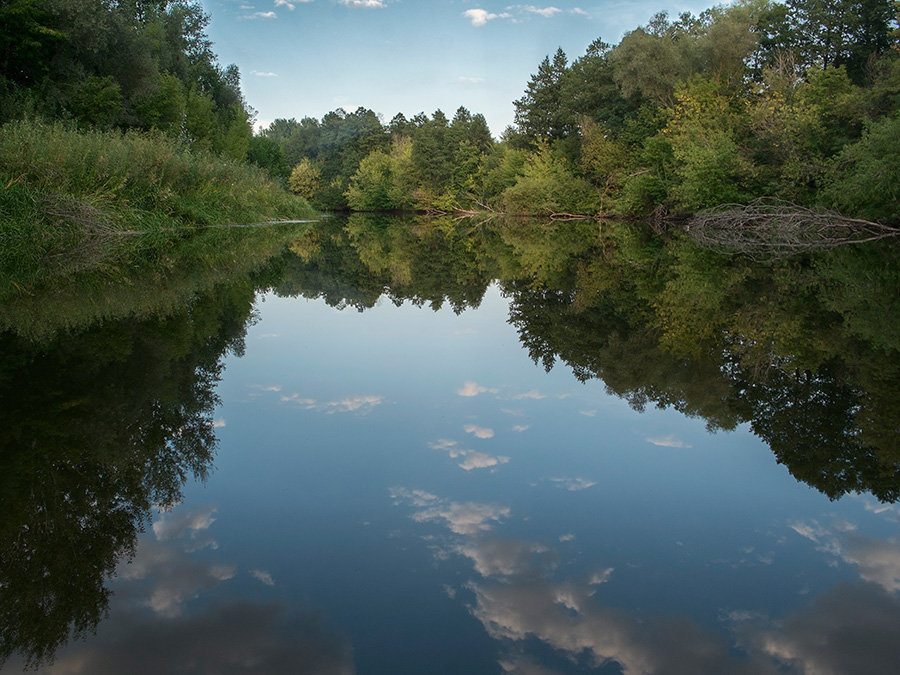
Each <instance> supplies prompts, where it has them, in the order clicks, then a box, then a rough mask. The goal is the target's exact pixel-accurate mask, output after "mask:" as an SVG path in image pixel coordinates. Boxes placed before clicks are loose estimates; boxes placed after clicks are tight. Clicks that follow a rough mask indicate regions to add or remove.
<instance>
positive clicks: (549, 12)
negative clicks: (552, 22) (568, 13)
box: [522, 5, 562, 19]
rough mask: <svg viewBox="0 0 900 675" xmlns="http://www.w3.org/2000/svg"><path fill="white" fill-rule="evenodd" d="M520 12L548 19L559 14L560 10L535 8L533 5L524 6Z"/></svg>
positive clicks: (555, 8) (556, 8) (557, 8)
mask: <svg viewBox="0 0 900 675" xmlns="http://www.w3.org/2000/svg"><path fill="white" fill-rule="evenodd" d="M522 10H523V11H525V12H528V13H529V14H537V15H539V16H542V17H544V18H545V19H549V18H550V17H551V16H553V15H554V14H559V13H560V12H562V10H561V9H560V8H559V7H535V6H534V5H525V6H524V7H522Z"/></svg>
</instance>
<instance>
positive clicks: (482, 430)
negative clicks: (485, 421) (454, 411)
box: [463, 424, 494, 439]
mask: <svg viewBox="0 0 900 675" xmlns="http://www.w3.org/2000/svg"><path fill="white" fill-rule="evenodd" d="M463 429H464V430H465V432H466V433H467V434H473V435H474V436H475V438H484V439H486V438H493V437H494V430H493V429H488V428H486V427H479V426H478V425H476V424H467V425H465V426H464V427H463Z"/></svg>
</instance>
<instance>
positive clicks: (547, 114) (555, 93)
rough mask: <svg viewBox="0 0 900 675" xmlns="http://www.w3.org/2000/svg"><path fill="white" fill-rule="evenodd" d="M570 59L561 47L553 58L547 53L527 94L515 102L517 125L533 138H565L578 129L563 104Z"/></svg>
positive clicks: (529, 83)
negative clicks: (564, 84)
mask: <svg viewBox="0 0 900 675" xmlns="http://www.w3.org/2000/svg"><path fill="white" fill-rule="evenodd" d="M567 68H568V59H567V58H566V54H565V52H564V51H563V50H562V49H557V50H556V53H555V54H554V55H553V60H552V61H551V60H550V57H549V56H546V57H544V60H543V61H541V63H540V65H539V66H538V71H537V73H536V74H534V75H532V76H531V79H530V80H529V82H528V86H527V88H526V90H525V95H524V96H522V98H520V99H518V100H517V101H514V102H513V105H514V106H515V109H516V126H517V127H518V131H519V133H521V134H522V135H523V137H524V138H525V139H527V140H528V141H529V142H531V143H534V142H535V141H537V140H539V139H542V138H545V139H548V140H556V139H561V138H563V137H565V136H567V135H568V134H570V133H571V132H573V131H574V129H575V120H574V119H572V118H571V116H570V115H567V114H566V112H567V111H566V108H565V106H564V104H563V78H564V76H565V74H566V70H567Z"/></svg>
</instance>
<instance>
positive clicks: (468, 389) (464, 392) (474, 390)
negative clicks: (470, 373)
mask: <svg viewBox="0 0 900 675" xmlns="http://www.w3.org/2000/svg"><path fill="white" fill-rule="evenodd" d="M497 391H498V390H497V389H488V388H487V387H483V386H481V385H480V384H478V383H477V382H473V381H472V380H469V381H468V382H466V383H465V384H463V386H461V387H460V388H459V389H457V390H456V393H457V394H459V395H460V396H465V397H467V398H470V397H472V396H478V394H484V393H485V392H490V393H491V394H496V393H497Z"/></svg>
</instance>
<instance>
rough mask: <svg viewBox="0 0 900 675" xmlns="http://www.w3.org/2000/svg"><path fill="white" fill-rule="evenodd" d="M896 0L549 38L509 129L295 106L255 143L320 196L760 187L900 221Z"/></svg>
mask: <svg viewBox="0 0 900 675" xmlns="http://www.w3.org/2000/svg"><path fill="white" fill-rule="evenodd" d="M897 20H898V8H897V5H896V3H895V2H892V1H891V0H840V1H838V2H828V3H826V2H821V0H789V1H788V2H787V3H785V4H781V3H773V2H765V1H761V0H741V1H740V2H737V3H734V4H731V5H722V6H718V7H714V8H712V9H709V10H707V11H705V12H703V13H702V14H700V16H693V15H691V14H682V15H681V16H679V17H677V18H676V19H671V18H670V17H668V16H667V15H666V14H664V13H660V14H657V15H656V16H654V17H652V18H651V19H650V21H649V22H648V23H647V24H646V25H644V26H641V27H638V28H636V29H634V30H633V31H631V32H629V33H627V34H626V35H625V36H624V37H623V38H622V40H621V41H620V42H619V44H617V45H615V46H613V45H609V44H607V43H605V42H603V41H602V40H601V39H599V38H598V39H597V40H595V41H594V42H593V43H592V44H591V45H590V46H589V47H588V48H587V51H586V52H585V54H584V55H582V56H580V57H578V58H576V59H575V60H574V61H571V62H570V61H569V59H568V57H567V56H566V54H565V53H564V52H563V51H562V50H557V51H556V53H555V54H553V55H548V56H547V57H546V58H545V59H544V60H543V61H542V62H541V63H540V64H538V67H537V72H536V73H535V74H534V75H532V77H531V79H530V81H529V82H528V83H527V87H526V89H525V91H524V93H523V95H522V97H521V98H519V99H518V100H516V101H515V102H514V106H515V125H514V126H511V127H508V128H507V129H506V130H505V131H504V132H503V134H502V136H501V138H500V139H499V140H495V139H493V138H492V137H491V134H490V131H489V130H488V128H487V125H486V123H485V120H484V117H483V116H481V115H479V114H473V113H472V112H470V111H469V110H467V109H466V108H465V107H460V108H459V109H458V110H457V111H456V113H455V114H454V115H453V117H452V118H448V116H447V115H446V114H445V113H444V112H443V111H441V110H437V111H435V112H434V113H433V114H432V115H431V116H428V115H426V114H424V113H419V114H416V115H414V116H412V118H409V119H408V118H407V117H406V116H405V115H403V114H397V115H396V116H395V117H394V118H393V119H391V120H390V122H388V123H384V122H383V121H382V119H381V118H379V116H378V115H377V114H376V113H375V112H374V111H372V110H368V109H366V108H359V109H357V110H356V111H353V112H347V111H345V110H342V109H338V110H335V111H333V112H330V113H328V114H327V115H325V116H324V117H323V118H322V119H321V120H318V119H314V118H311V117H304V118H302V119H301V120H300V121H299V122H298V121H297V120H296V119H278V120H276V121H274V122H273V123H272V124H271V125H270V126H269V127H268V128H267V129H265V130H264V131H263V132H262V135H261V137H260V138H258V139H255V140H254V148H253V151H252V152H251V157H252V160H253V161H255V162H257V163H259V164H260V165H262V166H266V167H267V168H268V169H269V170H270V171H271V172H273V173H274V174H277V175H281V176H283V177H284V178H286V179H287V180H288V185H289V187H290V189H291V190H293V191H295V192H296V193H298V194H301V195H303V196H305V197H307V198H308V199H310V200H311V201H312V202H313V204H314V205H315V206H317V207H318V208H320V209H328V210H335V209H351V210H364V211H369V210H391V209H421V210H435V211H452V210H495V211H502V212H504V213H511V214H513V213H514V214H526V213H527V214H554V213H556V214H559V213H573V214H603V215H619V216H642V215H647V214H650V213H652V212H654V211H656V212H660V211H661V212H663V213H673V214H678V213H693V212H696V211H697V210H700V209H704V208H708V207H712V206H716V205H718V204H721V203H747V202H749V201H752V200H753V199H756V198H759V197H770V198H777V199H781V200H786V201H789V202H792V203H795V204H801V205H808V206H818V207H825V208H830V209H834V210H836V211H838V212H840V213H843V214H845V215H851V216H855V217H861V218H868V219H872V220H875V221H878V222H883V223H891V224H893V223H896V222H897V221H898V218H900V187H898V186H900V117H898V112H900V32H898V23H897Z"/></svg>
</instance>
